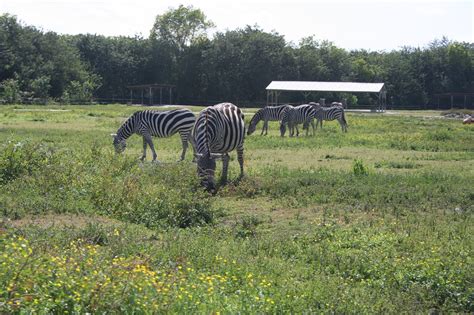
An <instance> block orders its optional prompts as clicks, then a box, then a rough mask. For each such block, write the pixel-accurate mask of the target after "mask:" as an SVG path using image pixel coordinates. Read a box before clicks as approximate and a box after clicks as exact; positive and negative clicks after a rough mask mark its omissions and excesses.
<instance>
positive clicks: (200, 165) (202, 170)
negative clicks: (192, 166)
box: [196, 153, 217, 193]
mask: <svg viewBox="0 0 474 315" xmlns="http://www.w3.org/2000/svg"><path fill="white" fill-rule="evenodd" d="M216 157H217V156H216V155H214V154H199V153H197V154H196V159H197V170H198V176H199V178H200V179H201V185H202V186H204V187H205V188H206V190H207V191H209V192H211V193H216V191H217V189H216V182H215V180H214V172H215V171H216Z"/></svg>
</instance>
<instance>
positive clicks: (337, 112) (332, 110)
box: [313, 106, 347, 132]
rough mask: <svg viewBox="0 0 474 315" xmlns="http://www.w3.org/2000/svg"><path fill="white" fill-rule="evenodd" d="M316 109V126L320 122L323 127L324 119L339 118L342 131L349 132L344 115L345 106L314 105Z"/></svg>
mask: <svg viewBox="0 0 474 315" xmlns="http://www.w3.org/2000/svg"><path fill="white" fill-rule="evenodd" d="M313 107H314V109H315V111H314V118H316V119H317V122H316V128H317V127H318V123H319V125H320V126H321V129H322V128H323V120H334V119H337V121H338V122H339V124H340V125H341V128H342V131H343V132H347V121H346V117H345V115H344V108H342V107H340V106H332V107H322V106H313Z"/></svg>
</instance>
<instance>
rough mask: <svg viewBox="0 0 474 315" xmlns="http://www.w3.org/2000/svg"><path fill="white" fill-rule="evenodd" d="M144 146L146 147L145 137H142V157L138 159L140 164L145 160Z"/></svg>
mask: <svg viewBox="0 0 474 315" xmlns="http://www.w3.org/2000/svg"><path fill="white" fill-rule="evenodd" d="M146 146H147V142H146V138H145V136H143V154H142V157H141V158H140V160H141V161H142V162H143V161H145V159H146Z"/></svg>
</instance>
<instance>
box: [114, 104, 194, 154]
mask: <svg viewBox="0 0 474 315" xmlns="http://www.w3.org/2000/svg"><path fill="white" fill-rule="evenodd" d="M195 121H196V116H195V115H194V114H193V112H191V111H190V110H189V109H175V110H170V111H152V110H145V111H138V112H135V113H134V114H133V115H132V116H130V117H129V118H128V119H127V120H126V121H125V122H124V123H123V124H122V126H120V128H119V129H118V131H117V133H116V134H111V135H112V136H113V137H114V142H113V144H114V147H115V151H116V152H117V153H122V152H123V151H124V150H125V148H126V146H127V144H126V140H127V139H128V138H129V137H130V136H131V135H132V134H134V133H135V134H137V135H140V136H142V137H143V154H142V156H141V158H140V159H141V160H142V161H144V160H145V158H146V148H147V145H148V146H150V149H151V151H152V153H153V161H156V157H157V154H156V152H155V148H154V146H153V141H152V136H155V137H158V138H165V137H170V136H172V135H174V134H175V133H176V132H179V135H180V136H181V142H182V145H183V151H182V153H181V158H180V161H182V160H184V157H185V155H186V149H187V148H188V141H189V142H191V146H194V145H193V142H192V141H193V139H192V138H191V137H190V134H191V130H192V128H193V126H194V123H195ZM156 162H159V161H156Z"/></svg>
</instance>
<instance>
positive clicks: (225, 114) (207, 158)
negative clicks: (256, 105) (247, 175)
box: [193, 103, 245, 192]
mask: <svg viewBox="0 0 474 315" xmlns="http://www.w3.org/2000/svg"><path fill="white" fill-rule="evenodd" d="M244 136H245V123H244V115H243V114H242V111H241V110H240V109H239V108H238V107H237V106H235V105H234V104H231V103H220V104H217V105H214V106H209V107H207V108H205V109H203V110H202V111H201V112H200V113H199V116H198V118H197V120H196V124H195V126H194V130H193V138H194V142H195V145H196V156H197V165H198V175H199V177H200V178H201V184H202V185H203V186H205V187H206V188H207V189H208V190H209V191H213V192H215V189H216V188H215V181H214V172H215V169H216V161H215V160H216V158H222V164H223V170H222V182H223V183H225V182H226V181H227V169H228V166H229V159H230V157H229V154H228V153H229V152H231V151H233V150H234V149H237V159H238V161H239V164H240V176H243V174H244V156H243V154H244Z"/></svg>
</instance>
